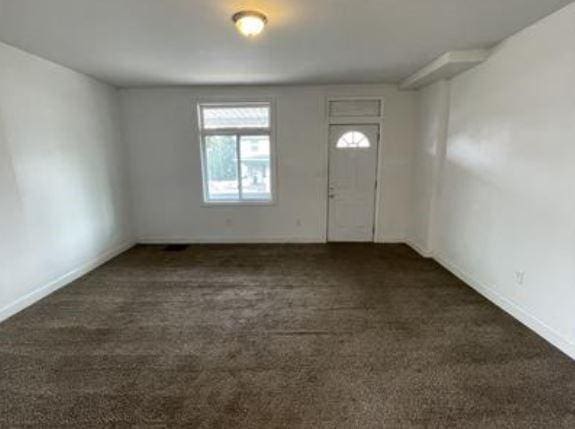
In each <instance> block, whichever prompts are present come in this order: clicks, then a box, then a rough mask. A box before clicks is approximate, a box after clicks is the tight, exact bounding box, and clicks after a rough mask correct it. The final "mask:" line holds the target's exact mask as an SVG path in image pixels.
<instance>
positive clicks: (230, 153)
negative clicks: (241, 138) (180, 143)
mask: <svg viewBox="0 0 575 429" xmlns="http://www.w3.org/2000/svg"><path fill="white" fill-rule="evenodd" d="M205 144H206V149H205V150H206V167H207V168H206V170H207V171H206V173H207V174H206V176H207V177H206V179H207V182H208V183H207V189H206V191H207V194H208V195H207V200H208V201H229V200H238V199H239V197H240V191H239V184H238V156H237V153H236V136H227V135H226V136H217V135H211V136H206V138H205Z"/></svg>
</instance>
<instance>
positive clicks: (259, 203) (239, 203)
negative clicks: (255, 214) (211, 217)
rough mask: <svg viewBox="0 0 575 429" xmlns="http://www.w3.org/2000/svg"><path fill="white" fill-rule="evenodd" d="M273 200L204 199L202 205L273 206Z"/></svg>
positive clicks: (210, 206) (212, 206) (207, 206)
mask: <svg viewBox="0 0 575 429" xmlns="http://www.w3.org/2000/svg"><path fill="white" fill-rule="evenodd" d="M275 205H276V202H275V201H273V200H272V201H221V202H219V201H204V202H203V203H202V207H206V208H214V207H228V208H229V207H258V206H259V207H266V206H268V207H269V206H275Z"/></svg>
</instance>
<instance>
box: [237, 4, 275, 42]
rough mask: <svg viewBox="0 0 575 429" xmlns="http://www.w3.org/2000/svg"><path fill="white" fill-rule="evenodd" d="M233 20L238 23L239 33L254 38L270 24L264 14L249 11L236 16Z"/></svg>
mask: <svg viewBox="0 0 575 429" xmlns="http://www.w3.org/2000/svg"><path fill="white" fill-rule="evenodd" d="M232 20H233V21H234V22H235V23H236V28H237V29H238V31H239V32H240V33H242V34H243V35H244V36H246V37H254V36H257V35H258V34H260V33H261V32H262V31H263V29H264V27H265V25H266V23H267V22H268V19H267V18H266V16H265V15H264V14H263V13H260V12H254V11H249V10H245V11H241V12H238V13H236V14H234V16H232Z"/></svg>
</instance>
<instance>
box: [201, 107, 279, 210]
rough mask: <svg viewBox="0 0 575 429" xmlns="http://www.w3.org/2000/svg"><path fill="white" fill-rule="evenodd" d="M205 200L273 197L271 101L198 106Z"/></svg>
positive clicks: (241, 200)
mask: <svg viewBox="0 0 575 429" xmlns="http://www.w3.org/2000/svg"><path fill="white" fill-rule="evenodd" d="M198 108H199V116H200V118H199V119H200V134H201V136H200V138H201V145H202V171H203V183H204V201H205V202H207V203H245V202H247V203H266V202H271V201H273V195H272V186H273V181H272V178H273V174H272V168H273V165H272V145H271V136H272V132H271V103H233V104H232V103H224V104H217V105H216V104H200V105H199V106H198Z"/></svg>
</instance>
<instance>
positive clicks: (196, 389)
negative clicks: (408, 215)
mask: <svg viewBox="0 0 575 429" xmlns="http://www.w3.org/2000/svg"><path fill="white" fill-rule="evenodd" d="M175 250H178V249H177V248H176V249H175ZM24 425H37V426H44V427H46V426H50V427H62V426H69V427H90V426H91V427H94V426H115V427H123V426H137V427H142V426H153V427H166V426H180V425H181V426H188V427H199V428H232V427H246V428H260V427H263V428H274V427H290V428H291V427H307V428H322V427H324V428H333V427H341V428H355V427H357V428H375V427H391V428H395V427H444V426H452V427H478V428H485V427H521V428H524V427H541V428H558V427H571V428H573V427H575V363H574V362H573V361H571V360H570V359H569V358H567V357H566V356H564V355H563V354H561V353H560V352H559V351H557V350H556V349H554V348H553V347H552V346H550V345H548V344H547V343H546V342H545V341H543V340H542V339H540V338H539V337H537V336H536V335H535V334H533V333H532V332H531V331H529V330H528V329H527V328H525V327H523V326H522V325H520V324H519V323H518V322H516V321H514V320H513V319H512V318H511V317H510V316H508V315H506V314H505V313H504V312H503V311H501V310H499V309H498V308H496V307H495V306H494V305H492V304H490V303H489V302H488V301H486V300H485V299H483V298H482V297H481V296H479V295H478V294H477V293H475V292H474V291H473V290H472V289H470V288H468V287H466V286H465V285H464V284H463V283H461V282H460V281H459V280H457V279H456V278H455V277H453V276H452V275H451V274H449V273H448V272H447V271H445V270H444V269H442V268H441V267H440V266H438V265H437V264H436V263H434V262H433V261H430V260H426V259H423V258H421V257H419V256H417V255H416V254H415V253H414V252H413V251H411V250H410V249H409V248H408V247H406V246H403V245H365V244H358V245H355V244H338V245H245V246H240V245H234V246H232V245H213V246H190V247H189V248H188V249H186V250H184V251H179V252H177V251H176V252H174V251H172V252H167V251H165V250H164V249H163V247H162V246H138V247H136V248H134V249H132V250H130V251H128V252H126V253H125V254H123V255H121V256H120V257H118V258H116V259H115V260H113V261H111V262H110V263H108V264H106V265H104V266H102V267H101V268H99V269H97V270H96V271H94V272H92V273H91V274H89V275H87V276H86V277H84V278H82V279H80V280H78V281H76V282H75V283H74V284H72V285H71V286H69V287H66V288H64V289H62V290H61V291H59V292H57V293H55V294H53V295H52V296H50V297H48V298H46V299H44V300H42V301H41V302H39V303H37V304H36V305H34V306H32V307H30V308H29V309H27V310H26V311H24V312H22V313H20V314H18V315H17V316H15V317H13V318H12V319H10V320H8V321H6V322H5V323H3V324H1V325H0V426H2V427H13V426H24Z"/></svg>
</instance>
